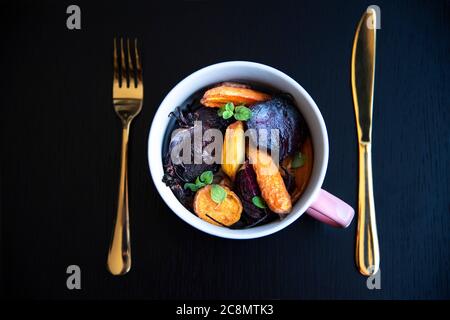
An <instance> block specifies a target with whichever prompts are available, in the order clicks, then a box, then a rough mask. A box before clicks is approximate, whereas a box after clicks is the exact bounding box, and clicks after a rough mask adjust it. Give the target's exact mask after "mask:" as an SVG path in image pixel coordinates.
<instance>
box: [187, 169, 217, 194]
mask: <svg viewBox="0 0 450 320" xmlns="http://www.w3.org/2000/svg"><path fill="white" fill-rule="evenodd" d="M213 178H214V174H213V173H212V171H205V172H203V173H202V174H201V175H199V176H198V177H197V179H195V183H191V182H188V183H185V184H184V189H190V190H191V191H192V192H196V191H197V190H198V189H201V188H203V187H204V186H206V185H208V184H211V183H212V181H213Z"/></svg>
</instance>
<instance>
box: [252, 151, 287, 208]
mask: <svg viewBox="0 0 450 320" xmlns="http://www.w3.org/2000/svg"><path fill="white" fill-rule="evenodd" d="M249 158H250V162H251V163H252V165H253V169H254V170H255V173H256V180H257V181H258V186H259V188H260V189H261V195H262V197H263V199H264V200H265V201H266V204H267V206H268V207H269V208H270V210H272V211H273V212H275V213H278V214H287V213H289V212H291V210H292V200H291V196H290V195H289V192H288V191H287V189H286V186H285V184H284V181H283V177H282V176H281V174H280V171H279V170H278V167H277V165H276V164H275V163H274V162H273V159H272V157H271V156H270V155H268V154H267V153H266V152H264V151H262V150H257V149H256V148H255V147H249Z"/></svg>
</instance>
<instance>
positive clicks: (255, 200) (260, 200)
mask: <svg viewBox="0 0 450 320" xmlns="http://www.w3.org/2000/svg"><path fill="white" fill-rule="evenodd" d="M252 202H253V204H254V205H255V206H256V207H258V208H261V209H265V208H267V205H266V202H265V201H264V199H263V198H261V197H259V196H254V197H253V198H252Z"/></svg>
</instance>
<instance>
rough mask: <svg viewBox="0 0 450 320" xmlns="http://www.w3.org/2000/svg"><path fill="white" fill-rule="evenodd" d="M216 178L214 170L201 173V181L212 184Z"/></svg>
mask: <svg viewBox="0 0 450 320" xmlns="http://www.w3.org/2000/svg"><path fill="white" fill-rule="evenodd" d="M213 178H214V174H213V173H212V171H205V172H203V173H202V174H201V175H200V181H202V182H204V183H206V184H211V183H212V181H213Z"/></svg>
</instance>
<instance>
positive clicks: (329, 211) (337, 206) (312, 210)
mask: <svg viewBox="0 0 450 320" xmlns="http://www.w3.org/2000/svg"><path fill="white" fill-rule="evenodd" d="M306 213H308V214H309V215H310V216H311V217H313V218H314V219H317V220H319V221H321V222H324V223H326V224H329V225H331V226H333V227H341V228H347V227H348V226H349V225H350V223H351V222H352V220H353V216H354V215H355V210H353V208H352V207H350V206H349V205H348V204H346V203H345V202H344V201H342V200H341V199H339V198H337V197H335V196H333V195H332V194H331V193H328V192H327V191H325V190H323V189H320V191H319V196H318V197H317V199H316V200H315V201H314V202H313V204H312V205H311V207H309V208H308V209H306Z"/></svg>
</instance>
